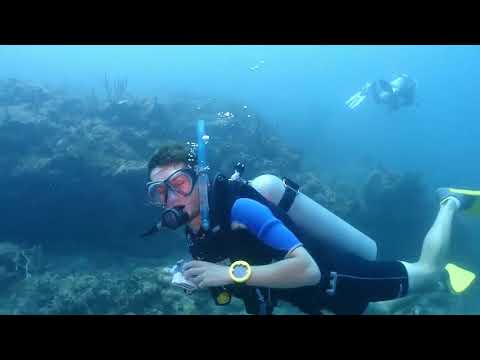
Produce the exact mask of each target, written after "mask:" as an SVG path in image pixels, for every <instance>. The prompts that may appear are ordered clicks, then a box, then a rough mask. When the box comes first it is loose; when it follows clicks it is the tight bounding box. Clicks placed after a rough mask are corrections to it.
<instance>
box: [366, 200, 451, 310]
mask: <svg viewBox="0 0 480 360" xmlns="http://www.w3.org/2000/svg"><path fill="white" fill-rule="evenodd" d="M457 210H458V207H457V204H456V202H455V201H453V200H451V199H449V200H447V201H446V202H444V203H443V204H442V205H440V210H439V212H438V214H437V217H436V219H435V222H434V223H433V225H432V227H431V228H430V230H429V231H428V233H427V236H425V239H424V241H423V246H422V252H421V254H420V259H419V260H418V261H417V262H415V263H408V262H406V261H402V264H404V265H405V268H406V269H407V273H408V293H409V295H408V296H406V297H404V298H400V299H395V300H389V301H383V302H379V303H372V304H370V306H371V307H370V309H371V310H372V311H373V312H375V313H390V314H391V313H393V312H395V311H397V310H399V309H401V308H404V307H406V306H410V305H413V304H414V303H415V301H416V300H418V298H419V295H421V294H422V293H425V292H428V291H434V290H438V281H439V280H440V274H441V271H442V270H443V268H444V267H445V265H446V264H447V257H448V252H449V249H450V234H451V229H452V220H453V216H454V215H455V212H456V211H457ZM370 309H369V310H370Z"/></svg>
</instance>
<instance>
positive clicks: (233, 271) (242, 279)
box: [228, 260, 252, 284]
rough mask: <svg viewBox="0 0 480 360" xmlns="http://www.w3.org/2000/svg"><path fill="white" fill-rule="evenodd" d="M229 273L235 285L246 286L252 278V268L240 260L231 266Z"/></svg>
mask: <svg viewBox="0 0 480 360" xmlns="http://www.w3.org/2000/svg"><path fill="white" fill-rule="evenodd" d="M228 273H229V274H230V279H232V281H233V282H234V283H235V284H245V283H246V282H247V281H248V280H249V279H250V277H251V276H252V268H251V266H250V264H249V263H247V262H246V261H243V260H238V261H235V262H233V263H232V264H231V265H230V268H229V271H228Z"/></svg>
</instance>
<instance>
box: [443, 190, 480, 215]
mask: <svg viewBox="0 0 480 360" xmlns="http://www.w3.org/2000/svg"><path fill="white" fill-rule="evenodd" d="M448 190H449V191H450V192H451V193H454V194H460V195H463V196H464V197H465V198H466V199H468V200H467V201H464V202H465V203H466V204H465V205H466V206H465V213H467V214H470V215H479V216H480V201H479V200H480V191H479V190H466V189H455V188H448Z"/></svg>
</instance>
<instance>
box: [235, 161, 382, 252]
mask: <svg viewBox="0 0 480 360" xmlns="http://www.w3.org/2000/svg"><path fill="white" fill-rule="evenodd" d="M243 168H244V167H243ZM243 168H242V171H243ZM248 184H249V185H250V186H252V187H253V188H254V189H255V190H257V191H258V192H259V193H260V194H261V195H262V196H263V197H265V198H266V199H267V200H269V201H270V202H272V203H274V204H275V205H277V206H280V207H281V208H283V209H284V210H285V212H286V213H287V215H288V216H289V217H290V218H291V220H292V221H293V222H294V223H295V224H296V225H297V226H298V227H299V228H300V229H302V230H303V231H305V233H307V234H308V235H309V236H311V237H312V238H314V239H315V240H318V241H321V242H323V244H322V245H324V246H327V247H328V248H333V249H336V250H339V251H341V252H347V253H350V254H354V255H357V256H360V257H362V258H363V259H366V260H375V259H376V258H377V244H376V242H375V241H374V240H372V239H371V238H370V237H368V236H367V235H365V234H364V233H362V232H360V231H359V230H357V229H356V228H354V227H353V226H352V225H350V224H349V223H347V222H346V221H344V220H343V219H341V218H340V217H338V216H337V215H335V214H333V213H332V212H330V211H329V210H327V209H326V208H325V207H323V206H322V205H320V204H319V203H317V202H316V201H314V200H313V199H311V198H310V197H308V196H306V195H305V194H303V193H302V192H300V191H299V186H298V185H297V184H295V183H294V182H293V181H291V180H289V179H286V178H284V179H283V180H282V179H280V178H278V177H276V176H274V175H270V174H265V175H260V176H258V177H256V178H254V179H253V180H250V181H248Z"/></svg>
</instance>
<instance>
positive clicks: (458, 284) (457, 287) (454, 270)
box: [445, 264, 476, 294]
mask: <svg viewBox="0 0 480 360" xmlns="http://www.w3.org/2000/svg"><path fill="white" fill-rule="evenodd" d="M445 270H447V272H448V276H449V280H450V282H449V284H450V289H451V290H452V291H453V293H455V294H460V293H462V292H464V291H465V290H466V289H467V288H468V287H469V286H470V285H471V284H472V282H473V280H475V277H476V276H475V274H474V273H472V272H471V271H468V270H465V269H462V268H461V267H459V266H457V265H455V264H447V266H445Z"/></svg>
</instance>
